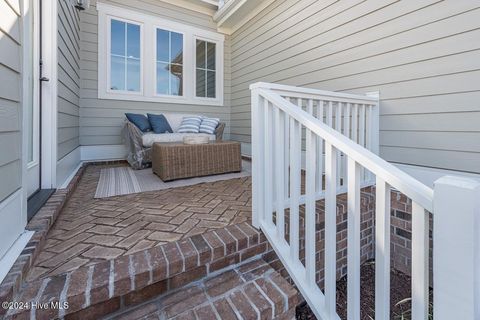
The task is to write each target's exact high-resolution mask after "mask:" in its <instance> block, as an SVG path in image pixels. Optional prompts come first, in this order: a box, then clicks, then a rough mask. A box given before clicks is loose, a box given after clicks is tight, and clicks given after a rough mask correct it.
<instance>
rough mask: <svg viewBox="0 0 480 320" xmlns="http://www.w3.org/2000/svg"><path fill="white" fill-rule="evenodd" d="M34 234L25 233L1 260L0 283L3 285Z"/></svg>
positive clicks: (32, 232) (30, 232) (31, 232)
mask: <svg viewBox="0 0 480 320" xmlns="http://www.w3.org/2000/svg"><path fill="white" fill-rule="evenodd" d="M34 233H35V232H34V231H24V232H23V233H22V234H21V235H20V236H19V237H18V239H17V240H16V241H15V242H14V243H13V245H12V246H11V247H10V249H9V250H8V251H7V252H6V253H5V255H4V256H3V257H2V258H1V259H0V283H2V281H3V279H5V277H6V275H7V274H8V271H10V268H11V267H12V266H13V264H14V263H15V261H17V258H18V257H19V256H20V254H21V253H22V251H23V249H24V248H25V246H26V245H27V244H28V241H30V239H31V238H32V236H33V234H34Z"/></svg>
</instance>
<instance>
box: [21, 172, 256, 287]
mask: <svg viewBox="0 0 480 320" xmlns="http://www.w3.org/2000/svg"><path fill="white" fill-rule="evenodd" d="M105 167H106V166H104V165H103V166H102V165H90V166H88V167H87V168H86V170H85V173H84V175H83V176H82V178H81V180H80V183H79V185H78V187H77V189H76V191H75V192H74V194H73V195H72V196H71V198H70V199H69V200H68V202H67V203H66V205H65V207H64V209H63V211H62V213H61V214H60V216H59V217H58V219H57V220H56V222H55V224H54V225H53V226H52V228H51V229H50V232H49V233H48V235H47V240H46V243H45V247H44V249H43V250H42V252H41V253H40V255H39V256H38V258H37V259H36V260H35V262H34V266H33V268H32V269H31V271H30V274H29V276H28V278H27V279H28V280H29V281H31V280H34V279H37V278H42V277H45V276H51V275H55V274H60V273H63V272H65V271H68V270H72V269H76V268H78V267H80V266H84V265H91V264H94V263H98V262H101V261H104V260H107V259H112V258H116V257H118V256H122V255H126V254H130V253H134V252H137V251H140V250H144V249H147V248H151V247H154V246H158V245H161V244H165V243H167V242H170V241H175V240H179V239H183V238H185V237H189V236H192V235H195V234H200V233H205V232H208V231H211V230H215V229H218V228H223V227H225V226H227V225H232V224H237V223H240V222H244V221H247V220H249V219H250V216H251V179H250V178H240V179H232V180H226V181H218V182H214V183H205V184H201V185H195V186H189V187H183V188H176V189H169V190H162V191H155V192H145V193H139V194H132V195H126V196H117V197H111V198H104V199H94V194H95V190H96V187H97V182H98V180H99V176H100V170H101V168H105Z"/></svg>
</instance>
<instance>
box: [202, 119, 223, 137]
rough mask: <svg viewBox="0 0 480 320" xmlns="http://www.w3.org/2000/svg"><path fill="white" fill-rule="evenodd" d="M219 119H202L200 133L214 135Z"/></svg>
mask: <svg viewBox="0 0 480 320" xmlns="http://www.w3.org/2000/svg"><path fill="white" fill-rule="evenodd" d="M219 122H220V119H218V118H203V119H202V123H201V124H200V132H201V133H208V134H214V133H215V129H216V128H217V126H218V123H219Z"/></svg>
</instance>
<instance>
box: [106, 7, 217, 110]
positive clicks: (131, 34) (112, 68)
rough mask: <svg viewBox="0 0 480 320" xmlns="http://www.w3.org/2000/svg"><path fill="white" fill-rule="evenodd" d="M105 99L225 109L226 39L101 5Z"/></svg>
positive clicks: (176, 23)
mask: <svg viewBox="0 0 480 320" xmlns="http://www.w3.org/2000/svg"><path fill="white" fill-rule="evenodd" d="M97 10H98V11H99V14H98V17H99V21H98V23H99V28H98V79H99V81H98V97H99V98H100V99H117V100H135V101H153V102H168V103H186V104H210V105H223V46H224V36H223V35H221V34H219V33H216V32H212V31H207V30H203V29H199V28H195V27H191V26H188V25H184V24H181V23H178V22H173V21H169V20H164V19H161V18H158V17H154V16H149V15H145V14H141V13H138V12H135V11H131V10H126V9H123V8H119V7H116V6H112V5H109V4H105V3H100V2H98V3H97Z"/></svg>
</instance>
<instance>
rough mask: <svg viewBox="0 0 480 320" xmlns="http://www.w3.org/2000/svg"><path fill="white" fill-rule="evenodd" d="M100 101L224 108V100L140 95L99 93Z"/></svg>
mask: <svg viewBox="0 0 480 320" xmlns="http://www.w3.org/2000/svg"><path fill="white" fill-rule="evenodd" d="M98 99H102V100H126V101H138V102H157V103H174V104H192V105H206V106H223V105H224V103H223V98H219V99H206V98H187V97H159V96H154V97H147V96H142V95H138V94H122V93H110V92H104V93H101V92H99V94H98Z"/></svg>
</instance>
